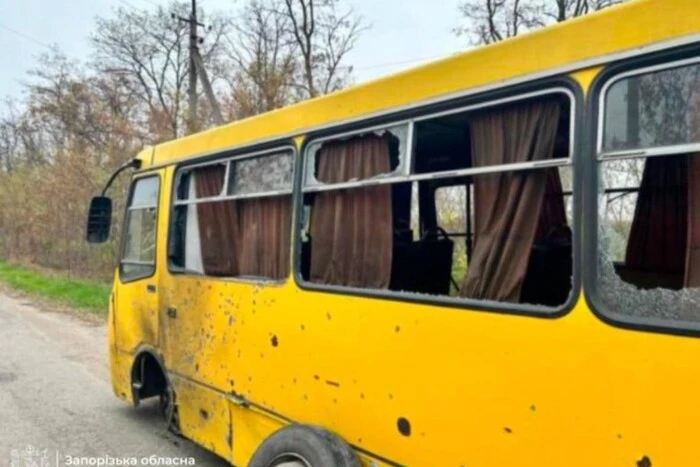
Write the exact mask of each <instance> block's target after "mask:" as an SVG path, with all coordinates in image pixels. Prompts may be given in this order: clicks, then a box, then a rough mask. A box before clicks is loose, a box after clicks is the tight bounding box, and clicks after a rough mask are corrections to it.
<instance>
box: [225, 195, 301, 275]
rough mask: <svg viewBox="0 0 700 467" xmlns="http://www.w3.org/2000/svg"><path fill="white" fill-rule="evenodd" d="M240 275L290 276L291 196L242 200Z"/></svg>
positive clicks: (240, 202)
mask: <svg viewBox="0 0 700 467" xmlns="http://www.w3.org/2000/svg"><path fill="white" fill-rule="evenodd" d="M239 208H240V220H241V226H240V229H241V235H242V240H241V249H240V265H239V271H238V272H239V274H240V275H242V276H259V277H269V278H272V279H284V278H286V277H287V276H288V275H289V246H290V235H291V208H292V198H291V196H275V197H270V198H260V199H251V200H245V201H239Z"/></svg>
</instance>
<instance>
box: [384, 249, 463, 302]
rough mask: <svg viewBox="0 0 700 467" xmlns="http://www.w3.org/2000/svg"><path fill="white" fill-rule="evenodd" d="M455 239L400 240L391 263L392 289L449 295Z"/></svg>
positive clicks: (390, 285) (390, 286)
mask: <svg viewBox="0 0 700 467" xmlns="http://www.w3.org/2000/svg"><path fill="white" fill-rule="evenodd" d="M453 250H454V243H453V242H452V240H450V239H447V238H435V237H433V238H427V239H423V240H420V241H416V242H412V241H411V242H406V241H397V242H395V244H394V251H393V254H394V257H393V261H392V267H391V282H390V284H389V288H390V289H391V290H401V291H406V292H418V293H425V294H431V295H449V293H450V277H451V273H452V254H453Z"/></svg>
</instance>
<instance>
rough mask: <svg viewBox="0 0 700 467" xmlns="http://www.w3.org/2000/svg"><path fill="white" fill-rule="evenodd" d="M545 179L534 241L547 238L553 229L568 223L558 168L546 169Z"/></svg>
mask: <svg viewBox="0 0 700 467" xmlns="http://www.w3.org/2000/svg"><path fill="white" fill-rule="evenodd" d="M546 178H547V181H546V186H545V191H544V197H543V199H542V208H541V210H540V218H539V223H538V225H537V233H536V234H535V243H540V242H544V241H546V240H548V236H549V235H550V234H551V233H552V232H553V231H554V230H555V229H558V228H560V227H562V226H566V225H567V224H568V222H567V219H566V206H565V205H564V193H563V192H564V190H563V188H562V186H561V176H560V175H559V169H549V170H547V176H546Z"/></svg>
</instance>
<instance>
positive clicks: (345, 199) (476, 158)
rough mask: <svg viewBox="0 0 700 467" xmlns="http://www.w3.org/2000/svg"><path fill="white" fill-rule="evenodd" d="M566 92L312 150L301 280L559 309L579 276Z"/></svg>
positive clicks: (319, 144) (352, 136)
mask: <svg viewBox="0 0 700 467" xmlns="http://www.w3.org/2000/svg"><path fill="white" fill-rule="evenodd" d="M572 108H573V105H572V103H571V100H570V96H568V95H567V94H564V93H559V92H552V93H548V94H547V95H543V96H537V97H531V96H528V98H523V99H514V103H508V104H507V105H502V103H499V105H493V106H491V107H489V108H488V109H484V108H481V107H480V108H478V109H463V110H461V111H455V112H454V113H451V114H449V115H447V116H445V114H439V115H436V116H435V117H434V118H432V117H429V116H426V117H424V118H423V117H421V118H419V119H417V120H416V121H413V122H411V123H410V125H409V127H408V128H407V127H406V125H395V126H391V127H387V128H385V129H382V130H381V131H369V130H368V131H365V132H358V133H353V134H350V135H348V134H344V135H338V136H337V137H335V138H328V139H324V140H321V141H317V142H312V143H310V144H309V146H308V149H307V152H306V154H305V156H306V159H305V163H306V165H305V185H304V187H303V191H304V193H303V205H304V216H303V221H304V230H303V232H302V235H301V240H302V241H301V255H300V256H301V261H300V269H301V271H300V272H301V277H302V278H303V279H304V280H306V281H308V282H311V283H315V284H319V285H321V286H333V287H347V288H353V289H372V290H380V291H387V292H388V293H402V294H410V296H414V297H417V296H422V297H443V298H446V297H452V298H453V299H469V300H481V301H489V302H493V303H494V304H495V303H500V304H503V303H509V304H513V305H528V306H537V307H539V308H541V309H543V310H544V311H549V310H550V309H552V310H553V309H557V308H558V307H561V306H562V305H564V304H565V303H566V302H567V300H568V299H569V297H570V295H571V291H572V271H573V251H574V250H573V248H572V227H573V223H572V222H573V218H572V216H573V203H572V201H571V200H572V196H573V195H572V192H571V185H572V183H571V181H572V171H571V164H572V161H571V159H570V158H569V155H570V148H571V146H572V144H571V143H572V135H571V128H572V126H571V122H572V118H571V116H572Z"/></svg>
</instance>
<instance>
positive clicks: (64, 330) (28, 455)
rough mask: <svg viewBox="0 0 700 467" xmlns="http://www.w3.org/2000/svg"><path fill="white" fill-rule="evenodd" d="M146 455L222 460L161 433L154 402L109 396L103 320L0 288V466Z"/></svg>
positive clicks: (159, 459) (162, 458) (161, 458)
mask: <svg viewBox="0 0 700 467" xmlns="http://www.w3.org/2000/svg"><path fill="white" fill-rule="evenodd" d="M32 448H34V449H35V450H34V451H32ZM28 449H29V450H28ZM13 450H14V452H13ZM147 456H155V457H154V458H153V459H155V461H156V462H157V463H158V464H159V465H174V464H172V463H170V464H168V460H172V459H183V458H185V459H189V458H193V459H194V462H195V463H196V465H216V466H223V465H227V464H226V463H225V462H224V461H223V460H222V459H220V458H218V457H216V456H214V455H213V454H211V453H209V452H207V451H205V450H203V449H200V448H198V447H197V446H195V445H193V444H192V443H190V442H189V441H187V440H184V439H182V438H178V437H175V436H173V435H171V434H169V433H167V432H166V431H165V429H164V426H163V423H162V421H161V418H160V414H159V412H158V409H157V407H156V405H155V404H153V403H150V404H144V405H142V406H141V407H139V408H138V409H134V408H133V407H129V406H127V405H125V404H124V403H122V402H121V401H120V400H118V399H116V398H115V397H114V396H113V394H112V388H111V385H110V383H109V374H108V368H107V342H106V330H105V326H104V325H102V324H91V323H87V322H85V321H82V320H80V319H77V318H74V317H71V316H68V315H65V314H59V313H52V312H47V311H44V310H42V309H41V307H40V306H38V305H33V304H32V303H30V302H29V301H28V300H26V299H22V298H15V297H10V296H9V295H8V294H6V293H0V466H3V465H8V466H9V465H13V460H14V461H15V464H14V465H17V466H21V467H24V466H25V465H46V466H56V465H60V466H63V465H70V464H71V463H72V462H74V459H68V458H69V457H70V458H85V460H83V461H81V462H85V461H87V462H88V463H89V464H82V465H98V464H97V462H100V461H99V458H102V459H103V461H102V462H105V463H104V464H102V465H110V462H112V461H116V460H117V459H118V458H122V459H123V458H131V459H133V458H136V459H137V462H139V463H138V464H137V465H142V464H141V459H142V458H143V457H147ZM90 458H96V460H95V461H91V460H90ZM110 459H111V460H110ZM28 460H35V461H37V460H38V461H42V460H43V461H44V462H45V463H44V464H42V463H41V462H37V463H36V464H29V463H27V461H28ZM93 462H94V463H93ZM188 462H189V461H188ZM115 465H116V464H115ZM185 465H186V464H185Z"/></svg>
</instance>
